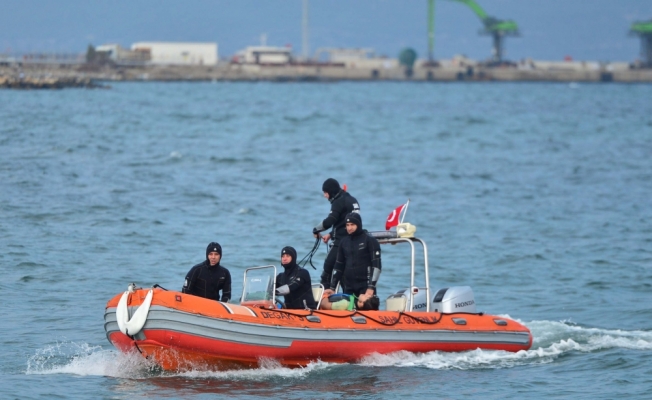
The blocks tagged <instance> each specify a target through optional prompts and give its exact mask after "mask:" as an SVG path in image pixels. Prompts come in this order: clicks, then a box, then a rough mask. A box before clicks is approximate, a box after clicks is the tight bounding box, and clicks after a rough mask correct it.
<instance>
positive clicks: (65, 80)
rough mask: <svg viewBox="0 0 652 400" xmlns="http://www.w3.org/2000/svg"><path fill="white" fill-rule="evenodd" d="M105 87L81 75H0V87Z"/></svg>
mask: <svg viewBox="0 0 652 400" xmlns="http://www.w3.org/2000/svg"><path fill="white" fill-rule="evenodd" d="M69 87H75V88H100V87H102V88H103V87H105V86H104V85H102V84H99V83H96V82H95V81H94V80H93V79H91V78H83V77H35V76H18V77H15V76H0V88H4V89H63V88H69Z"/></svg>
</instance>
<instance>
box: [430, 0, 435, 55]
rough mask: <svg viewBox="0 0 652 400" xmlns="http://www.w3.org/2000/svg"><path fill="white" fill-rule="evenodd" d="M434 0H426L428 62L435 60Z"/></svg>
mask: <svg viewBox="0 0 652 400" xmlns="http://www.w3.org/2000/svg"><path fill="white" fill-rule="evenodd" d="M434 53H435V0H428V61H430V62H433V61H434V60H435V54H434Z"/></svg>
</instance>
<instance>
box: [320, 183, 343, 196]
mask: <svg viewBox="0 0 652 400" xmlns="http://www.w3.org/2000/svg"><path fill="white" fill-rule="evenodd" d="M321 190H322V192H326V193H328V200H330V201H333V199H334V198H335V196H337V194H338V193H339V192H340V190H342V188H341V187H340V183H339V182H338V181H336V180H335V179H333V178H328V179H326V180H325V181H324V184H323V185H321Z"/></svg>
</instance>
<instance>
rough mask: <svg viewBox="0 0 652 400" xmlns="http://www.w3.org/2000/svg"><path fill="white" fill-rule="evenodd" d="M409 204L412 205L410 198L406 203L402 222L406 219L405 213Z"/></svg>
mask: <svg viewBox="0 0 652 400" xmlns="http://www.w3.org/2000/svg"><path fill="white" fill-rule="evenodd" d="M409 205H410V199H409V198H408V201H407V203H405V208H404V209H403V217H402V218H401V223H403V220H404V219H405V213H407V209H408V206H409Z"/></svg>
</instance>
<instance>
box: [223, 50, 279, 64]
mask: <svg viewBox="0 0 652 400" xmlns="http://www.w3.org/2000/svg"><path fill="white" fill-rule="evenodd" d="M233 62H234V63H237V64H262V65H285V64H289V63H291V62H292V48H291V47H274V46H249V47H246V48H245V49H244V50H240V51H239V52H237V53H236V54H235V56H233Z"/></svg>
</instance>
